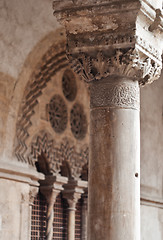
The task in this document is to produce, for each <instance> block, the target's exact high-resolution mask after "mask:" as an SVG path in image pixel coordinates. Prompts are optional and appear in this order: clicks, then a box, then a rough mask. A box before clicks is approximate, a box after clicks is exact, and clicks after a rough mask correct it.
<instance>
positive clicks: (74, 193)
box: [63, 180, 88, 211]
mask: <svg viewBox="0 0 163 240" xmlns="http://www.w3.org/2000/svg"><path fill="white" fill-rule="evenodd" d="M87 185H88V184H87V182H86V181H75V180H70V181H69V182H68V184H66V185H65V186H64V191H63V197H64V198H65V199H67V202H68V204H69V210H74V211H75V210H76V209H75V207H76V203H77V202H78V200H79V199H80V198H81V194H83V193H84V190H85V189H86V188H87Z"/></svg>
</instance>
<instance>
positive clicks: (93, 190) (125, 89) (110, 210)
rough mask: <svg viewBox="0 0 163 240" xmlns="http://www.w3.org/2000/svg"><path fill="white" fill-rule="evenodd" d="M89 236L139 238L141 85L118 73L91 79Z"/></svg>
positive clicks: (112, 239) (94, 239)
mask: <svg viewBox="0 0 163 240" xmlns="http://www.w3.org/2000/svg"><path fill="white" fill-rule="evenodd" d="M90 91H91V116H90V162H89V206H88V211H89V212H88V214H89V215H88V240H101V239H102V240H108V239H110V240H139V239H140V234H139V205H140V190H139V189H140V182H139V175H140V174H139V165H140V164H139V162H140V148H139V144H140V136H139V135H140V134H139V132H140V127H139V87H138V83H137V82H133V81H130V80H125V79H123V78H122V79H121V78H115V79H111V78H109V79H105V80H100V81H99V82H93V83H91V86H90Z"/></svg>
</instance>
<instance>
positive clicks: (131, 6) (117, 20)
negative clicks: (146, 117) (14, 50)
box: [53, 0, 162, 84]
mask: <svg viewBox="0 0 163 240" xmlns="http://www.w3.org/2000/svg"><path fill="white" fill-rule="evenodd" d="M160 2H161V1H160ZM53 7H54V14H55V15H56V16H57V18H58V20H59V21H60V22H61V23H62V24H63V25H65V28H66V30H67V40H68V47H67V51H68V56H69V59H70V62H72V66H73V67H74V69H75V70H76V71H77V72H78V73H80V74H81V75H82V77H84V79H85V80H86V81H87V82H89V81H92V80H95V79H96V80H98V79H100V78H102V77H107V76H109V75H121V76H122V75H124V76H126V77H129V78H133V79H135V80H138V81H139V82H140V84H145V83H149V82H152V81H154V80H155V79H157V78H158V77H159V76H160V73H161V67H162V59H161V54H162V43H161V39H162V34H161V32H162V14H161V8H160V9H158V10H156V11H155V9H154V8H153V7H152V5H150V3H148V2H147V1H142V2H140V1H139V0H135V1H123V2H122V1H114V2H112V1H107V2H106V1H92V2H90V1H86V0H85V1H82V2H81V1H75V2H74V1H68V2H67V1H58V0H57V1H55V0H54V1H53ZM157 19H158V20H157ZM83 23H84V24H83ZM152 24H153V25H152ZM151 26H152V27H151ZM149 30H150V31H149ZM160 45H161V47H160Z"/></svg>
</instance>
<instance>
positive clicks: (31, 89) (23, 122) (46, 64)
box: [14, 41, 68, 163]
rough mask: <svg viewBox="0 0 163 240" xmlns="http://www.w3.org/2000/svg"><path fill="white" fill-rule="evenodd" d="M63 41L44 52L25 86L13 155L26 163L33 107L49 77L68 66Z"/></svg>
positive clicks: (36, 103) (37, 102)
mask: <svg viewBox="0 0 163 240" xmlns="http://www.w3.org/2000/svg"><path fill="white" fill-rule="evenodd" d="M65 51H66V50H65V42H64V41H62V42H61V43H60V44H57V47H56V44H55V43H54V45H52V46H51V47H50V48H49V50H48V51H47V52H46V53H45V54H44V56H43V57H42V59H41V60H40V63H39V64H38V66H37V68H36V69H35V71H34V72H33V74H32V76H31V79H30V81H29V83H28V85H27V86H26V92H25V93H24V98H23V99H22V103H21V106H20V109H19V113H18V119H17V124H16V141H15V149H14V152H15V155H16V157H17V159H18V161H19V162H23V163H28V160H27V158H26V157H25V155H26V152H27V149H28V146H27V144H26V141H27V139H28V138H29V128H30V127H31V125H32V121H31V118H32V116H33V115H34V114H35V107H36V106H37V105H38V104H39V101H38V98H39V97H40V96H41V95H42V93H43V90H44V89H45V87H46V86H47V83H48V82H49V81H50V80H51V78H52V77H53V76H54V75H55V74H56V73H57V72H58V71H60V70H62V69H64V68H65V67H67V66H68V61H67V58H66V53H65Z"/></svg>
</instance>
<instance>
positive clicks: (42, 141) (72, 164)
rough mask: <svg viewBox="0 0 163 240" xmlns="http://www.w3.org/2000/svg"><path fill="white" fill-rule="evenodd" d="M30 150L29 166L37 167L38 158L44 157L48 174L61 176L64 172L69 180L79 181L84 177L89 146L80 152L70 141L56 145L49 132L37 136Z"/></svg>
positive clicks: (85, 146)
mask: <svg viewBox="0 0 163 240" xmlns="http://www.w3.org/2000/svg"><path fill="white" fill-rule="evenodd" d="M30 149H31V152H30V153H29V154H28V162H29V164H30V165H32V166H33V167H35V166H36V165H37V164H36V163H37V162H38V157H39V156H40V157H41V156H42V157H44V159H46V163H47V164H46V165H48V167H47V168H48V174H60V173H63V171H64V173H63V175H64V174H65V171H66V175H67V174H68V176H67V177H68V178H69V179H71V178H72V179H79V178H80V177H81V176H82V172H83V168H84V166H87V164H88V146H87V145H84V146H83V147H82V148H81V150H80V151H78V150H77V149H76V147H75V145H74V143H73V141H71V140H70V139H68V138H64V139H63V140H62V141H61V142H60V143H56V142H55V140H54V139H53V138H52V136H51V135H50V134H49V133H47V132H40V133H39V134H37V136H35V137H34V139H33V141H32V143H31V147H30ZM40 161H41V160H40ZM36 168H37V166H36ZM66 168H67V169H66ZM42 172H43V171H42Z"/></svg>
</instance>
